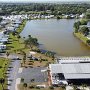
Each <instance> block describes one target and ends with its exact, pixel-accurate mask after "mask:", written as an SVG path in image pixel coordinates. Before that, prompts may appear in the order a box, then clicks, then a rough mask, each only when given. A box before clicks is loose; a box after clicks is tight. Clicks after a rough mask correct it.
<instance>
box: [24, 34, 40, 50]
mask: <svg viewBox="0 0 90 90" xmlns="http://www.w3.org/2000/svg"><path fill="white" fill-rule="evenodd" d="M37 45H38V40H37V38H32V37H31V35H28V39H26V40H25V46H29V47H30V48H31V50H32V48H33V46H37Z"/></svg>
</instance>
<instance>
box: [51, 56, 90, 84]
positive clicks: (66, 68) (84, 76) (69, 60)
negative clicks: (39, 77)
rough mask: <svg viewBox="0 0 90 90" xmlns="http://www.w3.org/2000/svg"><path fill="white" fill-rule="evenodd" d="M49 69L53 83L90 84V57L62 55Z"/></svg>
mask: <svg viewBox="0 0 90 90" xmlns="http://www.w3.org/2000/svg"><path fill="white" fill-rule="evenodd" d="M49 70H50V78H51V83H52V85H61V84H66V85H67V84H71V83H73V84H90V57H62V58H60V59H58V60H57V64H50V65H49Z"/></svg>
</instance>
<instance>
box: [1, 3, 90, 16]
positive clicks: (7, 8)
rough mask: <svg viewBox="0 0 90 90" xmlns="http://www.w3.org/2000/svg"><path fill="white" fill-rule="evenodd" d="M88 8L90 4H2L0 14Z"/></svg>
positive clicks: (64, 11)
mask: <svg viewBox="0 0 90 90" xmlns="http://www.w3.org/2000/svg"><path fill="white" fill-rule="evenodd" d="M87 9H90V4H49V3H48V4H45V3H43V4H41V3H30V4H19V5H18V4H2V5H0V15H8V14H30V13H40V14H53V15H61V14H81V13H84V12H86V10H87Z"/></svg>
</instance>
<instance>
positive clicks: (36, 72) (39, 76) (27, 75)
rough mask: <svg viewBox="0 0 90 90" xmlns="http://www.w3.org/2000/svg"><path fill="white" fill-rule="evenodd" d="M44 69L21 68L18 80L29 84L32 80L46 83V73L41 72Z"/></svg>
mask: <svg viewBox="0 0 90 90" xmlns="http://www.w3.org/2000/svg"><path fill="white" fill-rule="evenodd" d="M45 69H46V68H43V67H35V68H23V70H22V73H21V74H20V78H24V82H25V83H30V82H31V80H32V79H34V82H39V83H42V82H45V81H47V72H41V70H45Z"/></svg>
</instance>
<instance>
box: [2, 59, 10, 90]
mask: <svg viewBox="0 0 90 90" xmlns="http://www.w3.org/2000/svg"><path fill="white" fill-rule="evenodd" d="M8 65H9V60H8V59H5V58H0V67H1V68H0V78H4V75H5V74H4V73H5V72H6V70H7V67H8ZM5 83H6V82H5ZM4 86H5V87H6V84H4ZM0 90H2V86H1V84H0Z"/></svg>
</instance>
